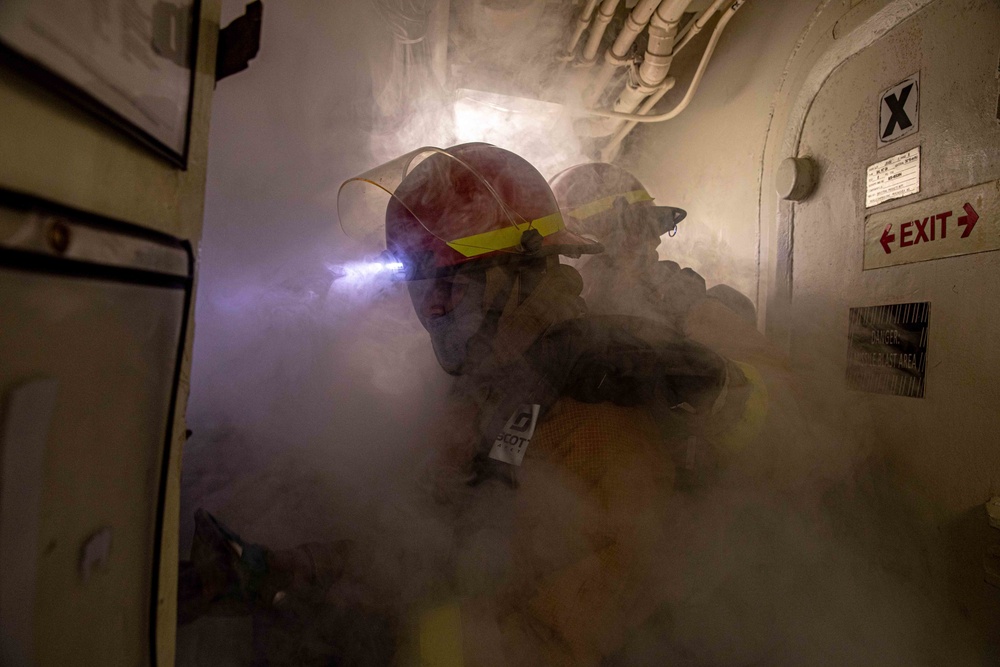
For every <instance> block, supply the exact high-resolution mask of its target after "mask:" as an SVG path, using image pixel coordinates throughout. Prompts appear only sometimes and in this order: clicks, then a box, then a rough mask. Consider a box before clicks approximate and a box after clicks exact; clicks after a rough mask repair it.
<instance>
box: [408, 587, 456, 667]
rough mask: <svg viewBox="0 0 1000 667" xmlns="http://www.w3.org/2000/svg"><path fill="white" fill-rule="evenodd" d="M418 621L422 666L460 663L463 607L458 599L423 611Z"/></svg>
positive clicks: (450, 666)
mask: <svg viewBox="0 0 1000 667" xmlns="http://www.w3.org/2000/svg"><path fill="white" fill-rule="evenodd" d="M419 625H420V630H419V631H420V664H421V665H422V666H423V667H463V665H464V664H465V663H464V661H463V660H462V609H461V607H460V606H459V605H458V603H450V604H446V605H443V606H440V607H436V608H434V609H430V610H428V611H425V612H424V613H422V614H421V615H420V619H419Z"/></svg>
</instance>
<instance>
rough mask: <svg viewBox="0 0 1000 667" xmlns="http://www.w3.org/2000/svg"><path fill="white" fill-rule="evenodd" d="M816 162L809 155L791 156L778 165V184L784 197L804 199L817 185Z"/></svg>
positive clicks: (790, 199)
mask: <svg viewBox="0 0 1000 667" xmlns="http://www.w3.org/2000/svg"><path fill="white" fill-rule="evenodd" d="M816 172H817V169H816V163H815V162H813V161H812V160H811V159H810V158H807V157H789V158H785V159H784V160H782V161H781V164H780V165H778V174H777V177H776V179H775V180H776V185H777V190H778V194H779V195H780V196H781V198H782V199H787V200H789V201H802V200H803V199H805V198H806V197H808V196H809V195H810V194H812V191H813V189H814V188H815V187H816V175H817V173H816Z"/></svg>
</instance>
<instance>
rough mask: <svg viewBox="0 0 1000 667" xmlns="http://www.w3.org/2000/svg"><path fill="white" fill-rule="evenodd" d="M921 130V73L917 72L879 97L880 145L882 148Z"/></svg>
mask: <svg viewBox="0 0 1000 667" xmlns="http://www.w3.org/2000/svg"><path fill="white" fill-rule="evenodd" d="M919 129H920V72H917V73H916V74H912V75H910V76H908V77H906V78H905V79H903V80H902V81H900V82H899V83H897V84H896V85H895V86H893V87H891V88H888V89H886V90H884V91H882V94H881V95H880V96H879V111H878V145H879V147H880V148H881V147H882V146H885V145H887V144H891V143H892V142H894V141H896V140H898V139H902V138H903V137H908V136H910V135H911V134H914V133H916V132H917V131H918V130H919Z"/></svg>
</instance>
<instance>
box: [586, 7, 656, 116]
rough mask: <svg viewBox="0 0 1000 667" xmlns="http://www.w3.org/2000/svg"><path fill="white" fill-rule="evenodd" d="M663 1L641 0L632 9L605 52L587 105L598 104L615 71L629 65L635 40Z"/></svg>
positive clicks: (591, 87)
mask: <svg viewBox="0 0 1000 667" xmlns="http://www.w3.org/2000/svg"><path fill="white" fill-rule="evenodd" d="M663 1H664V0H639V3H638V4H637V5H636V6H635V7H633V8H632V11H631V13H629V15H628V18H627V19H625V25H624V26H623V27H622V29H621V32H619V33H618V35H617V36H616V37H615V43H614V44H612V45H611V48H609V49H608V50H607V51H605V52H604V64H602V65H601V69H600V71H599V72H598V73H597V76H596V77H595V78H594V81H593V83H592V84H591V85H590V88H589V89H588V93H587V94H586V96H585V98H584V100H585V102H586V103H588V104H594V103H595V102H597V99H598V98H599V97H600V96H601V93H603V92H604V89H605V88H607V87H608V83H610V81H611V78H612V77H613V76H614V75H615V71H616V70H617V69H618V68H619V67H624V66H625V65H628V64H629V61H628V60H627V58H628V54H629V50H630V49H631V48H632V45H633V44H635V40H636V39H637V38H638V37H639V35H640V34H641V33H642V31H643V30H645V28H646V26H647V25H648V24H649V21H650V19H652V18H653V14H654V13H655V12H656V8H657V7H659V5H660V3H662V2H663Z"/></svg>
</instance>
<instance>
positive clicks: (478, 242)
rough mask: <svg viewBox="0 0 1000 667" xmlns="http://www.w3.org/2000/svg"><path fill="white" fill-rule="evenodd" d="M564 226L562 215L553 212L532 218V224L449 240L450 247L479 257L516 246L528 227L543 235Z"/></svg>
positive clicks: (465, 254) (468, 255) (469, 255)
mask: <svg viewBox="0 0 1000 667" xmlns="http://www.w3.org/2000/svg"><path fill="white" fill-rule="evenodd" d="M563 227H564V225H563V218H562V215H560V214H559V213H553V214H551V215H547V216H545V217H544V218H538V219H537V220H532V221H531V223H530V225H521V226H517V225H511V226H510V227H503V228H502V229H494V230H491V231H488V232H483V233H482V234H474V235H472V236H466V237H464V238H460V239H455V240H454V241H449V242H448V247H449V248H451V249H452V250H456V251H458V252H460V253H462V255H464V256H465V257H478V256H479V255H484V254H486V253H488V252H493V251H495V250H506V249H507V248H514V247H516V246H517V245H518V244H520V243H521V235H522V234H524V232H526V231H527V230H528V229H534V230H537V231H538V233H539V234H541V235H542V236H543V237H544V236H548V235H549V234H554V233H556V232H558V231H559V230H560V229H562V228H563Z"/></svg>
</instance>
